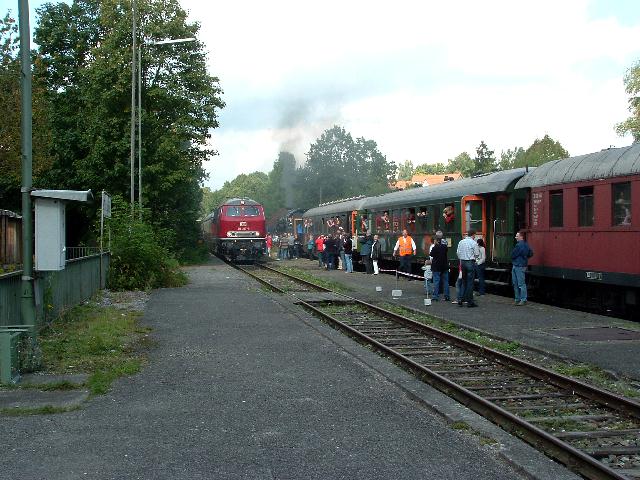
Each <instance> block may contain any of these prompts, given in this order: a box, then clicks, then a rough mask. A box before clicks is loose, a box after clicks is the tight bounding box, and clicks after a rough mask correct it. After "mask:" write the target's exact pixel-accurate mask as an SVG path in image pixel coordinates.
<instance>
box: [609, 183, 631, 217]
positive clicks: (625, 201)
mask: <svg viewBox="0 0 640 480" xmlns="http://www.w3.org/2000/svg"><path fill="white" fill-rule="evenodd" d="M611 197H612V204H613V215H612V218H613V224H614V225H631V183H630V182H625V183H614V184H613V185H611Z"/></svg>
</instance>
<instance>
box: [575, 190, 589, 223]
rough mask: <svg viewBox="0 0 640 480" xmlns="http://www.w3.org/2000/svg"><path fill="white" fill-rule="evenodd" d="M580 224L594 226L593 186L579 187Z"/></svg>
mask: <svg viewBox="0 0 640 480" xmlns="http://www.w3.org/2000/svg"><path fill="white" fill-rule="evenodd" d="M578 226H580V227H591V226H593V187H582V188H579V189H578Z"/></svg>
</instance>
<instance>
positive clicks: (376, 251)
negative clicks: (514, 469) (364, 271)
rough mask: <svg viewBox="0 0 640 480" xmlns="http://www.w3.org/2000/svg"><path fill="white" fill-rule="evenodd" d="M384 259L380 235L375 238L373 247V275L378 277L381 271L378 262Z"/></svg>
mask: <svg viewBox="0 0 640 480" xmlns="http://www.w3.org/2000/svg"><path fill="white" fill-rule="evenodd" d="M380 257H382V245H380V237H379V236H378V235H374V236H373V245H371V263H373V274H374V275H378V273H379V272H380V269H379V268H378V260H380Z"/></svg>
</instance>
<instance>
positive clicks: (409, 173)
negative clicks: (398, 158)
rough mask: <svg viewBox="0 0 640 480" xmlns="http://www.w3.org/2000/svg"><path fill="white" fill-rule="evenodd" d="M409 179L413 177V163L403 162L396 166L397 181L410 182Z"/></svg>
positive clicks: (409, 161)
mask: <svg viewBox="0 0 640 480" xmlns="http://www.w3.org/2000/svg"><path fill="white" fill-rule="evenodd" d="M411 177H413V162H412V161H411V160H405V161H404V163H401V164H400V165H398V180H411Z"/></svg>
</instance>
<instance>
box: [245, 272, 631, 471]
mask: <svg viewBox="0 0 640 480" xmlns="http://www.w3.org/2000/svg"><path fill="white" fill-rule="evenodd" d="M261 267H262V268H265V269H267V270H269V271H272V272H275V273H278V274H280V275H283V276H285V277H288V278H290V279H291V280H295V281H299V282H302V283H305V284H306V285H311V286H314V287H315V288H318V289H320V290H324V291H327V292H331V290H330V289H327V288H325V287H320V286H318V285H314V284H313V283H311V282H308V281H306V280H303V279H301V278H298V277H296V276H294V275H291V274H288V273H285V272H281V271H279V270H277V269H273V268H269V267H266V266H264V265H261ZM243 271H245V272H246V270H243ZM247 273H249V272H247ZM249 274H250V273H249ZM250 275H251V276H252V277H254V278H257V279H259V277H257V276H255V275H252V274H250ZM259 281H261V282H262V283H266V284H267V285H269V286H270V287H272V288H273V286H272V285H271V284H269V283H268V282H265V281H264V280H262V279H259ZM280 291H281V292H282V293H284V291H282V290H280ZM333 293H334V294H336V295H338V296H341V297H344V299H345V302H348V303H352V304H359V305H361V306H364V307H366V308H367V309H369V310H371V311H373V312H375V313H378V314H380V315H382V316H384V317H386V318H389V319H391V320H393V321H395V322H397V323H400V324H402V325H404V326H407V327H409V328H411V329H413V330H417V331H419V332H421V333H423V334H426V335H429V336H432V337H436V338H438V339H440V340H443V341H445V342H447V343H450V344H453V345H455V346H457V347H460V348H462V349H464V350H466V351H469V352H471V353H474V354H476V355H479V356H481V357H484V358H488V359H490V360H493V361H496V362H497V363H499V364H501V365H504V366H507V367H511V368H514V369H515V370H518V371H520V372H522V373H525V374H527V375H530V376H532V377H534V378H537V379H539V380H543V381H545V382H548V383H550V384H552V385H554V386H556V387H559V388H561V389H564V390H571V391H572V393H573V394H575V395H578V396H582V397H585V398H588V399H590V400H593V401H594V402H596V403H599V404H601V405H604V406H605V407H607V408H611V409H614V410H618V411H621V412H623V413H625V414H627V415H630V416H632V417H635V418H640V404H638V403H636V402H633V401H631V400H629V399H626V398H624V397H621V396H618V395H615V394H613V393H611V392H608V391H605V390H601V389H598V388H596V387H593V386H591V385H588V384H586V383H583V382H580V381H578V380H575V379H573V378H570V377H567V376H564V375H561V374H558V373H556V372H553V371H551V370H547V369H545V368H543V367H539V366H537V365H533V364H530V363H528V362H526V361H523V360H521V359H519V358H516V357H512V356H510V355H507V354H504V353H502V352H499V351H497V350H493V349H491V348H488V347H485V346H483V345H480V344H477V343H474V342H471V341H469V340H466V339H464V338H460V337H457V336H455V335H453V334H450V333H448V332H445V331H443V330H440V329H437V328H435V327H432V326H429V325H424V324H422V323H419V322H417V321H415V320H412V319H409V318H406V317H403V316H401V315H399V314H396V313H394V312H391V311H388V310H385V309H383V308H380V307H378V306H375V305H372V304H370V303H367V302H364V301H362V300H359V299H356V298H353V297H350V296H348V295H344V294H341V293H337V292H333ZM297 303H298V304H300V305H302V306H303V307H304V308H306V309H308V310H309V311H312V312H314V313H315V314H317V315H319V316H320V317H322V318H325V319H326V320H328V321H329V322H330V323H331V324H333V325H335V326H336V327H338V328H340V329H341V330H344V331H346V332H348V333H349V334H351V335H353V336H355V337H357V338H359V339H360V340H362V341H364V342H366V343H368V344H371V345H373V346H374V347H375V348H377V349H378V350H380V351H383V352H385V353H386V354H388V355H390V356H392V357H393V358H395V359H397V360H398V361H400V362H401V363H402V364H404V365H405V366H406V367H408V368H409V369H410V370H412V371H414V372H416V371H417V372H419V373H420V374H422V375H421V378H422V380H424V381H426V382H427V383H429V384H430V385H432V386H434V387H435V388H437V389H438V390H440V391H442V392H443V393H445V394H447V395H449V396H450V397H452V398H454V399H455V400H457V401H458V402H460V403H462V404H463V405H465V406H467V407H469V408H470V409H472V410H474V411H475V412H477V413H479V414H480V415H482V416H483V417H485V418H487V419H489V420H491V421H492V422H494V423H496V424H497V425H499V426H500V427H501V428H503V429H504V430H506V431H508V432H510V433H513V434H515V435H516V436H518V437H519V438H522V439H523V440H525V441H526V442H528V443H530V444H531V445H533V446H534V447H535V448H537V449H539V450H542V451H544V452H545V453H546V454H548V455H549V456H551V457H553V458H555V459H556V460H558V461H560V462H562V463H563V464H565V465H566V466H567V467H569V468H570V469H572V470H574V471H576V472H579V473H580V474H581V475H584V476H585V477H586V478H589V479H592V480H603V479H617V480H628V479H629V477H628V476H625V475H621V474H620V473H618V471H616V470H614V469H612V468H610V467H608V466H606V465H604V464H603V463H601V462H599V461H598V460H596V459H595V458H593V457H592V456H590V455H588V454H587V453H585V452H584V451H581V450H578V449H576V448H575V447H573V446H571V445H570V444H568V443H566V442H564V441H562V440H561V439H559V438H557V437H555V436H554V435H552V434H550V433H547V432H545V431H544V430H542V429H541V428H539V427H536V426H535V425H533V424H531V423H529V422H527V421H526V420H523V419H522V418H520V417H518V416H516V415H514V414H512V413H511V412H509V411H507V410H506V409H504V408H502V407H500V406H498V405H497V404H495V403H493V402H491V401H489V400H487V399H485V398H483V397H481V396H480V395H478V394H476V393H474V392H473V391H471V390H469V389H467V388H465V387H463V386H461V385H459V384H457V383H455V382H454V381H452V380H449V379H448V378H446V377H445V376H444V375H442V374H440V373H437V372H435V371H433V370H431V369H429V368H427V367H425V366H423V365H421V364H419V363H417V362H415V361H414V360H412V359H411V358H408V357H407V356H405V355H403V354H402V353H400V352H398V351H396V350H394V349H393V348H391V347H389V346H387V345H384V344H383V343H381V342H379V341H378V340H376V339H374V338H372V337H370V336H368V335H367V334H365V333H362V332H360V331H359V330H357V329H355V328H353V327H351V326H349V325H347V324H345V323H343V322H341V321H340V320H338V319H336V318H335V317H333V316H331V315H329V314H328V313H325V312H323V311H322V310H320V309H318V308H316V307H315V306H314V305H312V304H311V303H309V302H307V301H302V300H299V301H298V302H297ZM325 303H326V302H325ZM329 303H330V302H329ZM620 471H621V472H623V471H624V469H622V470H620Z"/></svg>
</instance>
